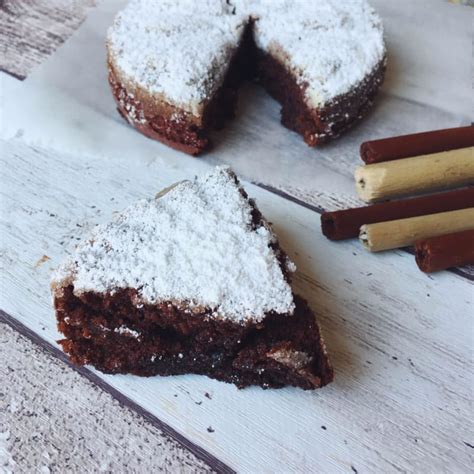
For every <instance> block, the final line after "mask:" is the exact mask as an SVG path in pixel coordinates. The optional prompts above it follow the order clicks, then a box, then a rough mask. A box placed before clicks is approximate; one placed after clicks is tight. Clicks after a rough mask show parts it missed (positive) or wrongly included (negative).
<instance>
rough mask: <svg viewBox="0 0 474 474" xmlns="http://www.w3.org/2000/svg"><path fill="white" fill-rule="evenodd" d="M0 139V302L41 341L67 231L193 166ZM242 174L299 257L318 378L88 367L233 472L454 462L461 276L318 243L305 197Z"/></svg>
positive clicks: (195, 167)
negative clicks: (274, 382)
mask: <svg viewBox="0 0 474 474" xmlns="http://www.w3.org/2000/svg"><path fill="white" fill-rule="evenodd" d="M2 149H3V153H2V159H3V165H2V170H3V171H2V176H1V179H2V182H4V183H6V185H7V186H5V187H3V188H2V194H1V196H0V198H1V203H2V212H1V217H2V220H1V227H0V232H1V234H2V236H3V242H2V244H3V248H2V253H1V261H2V265H3V267H4V268H5V272H4V274H3V276H2V282H1V284H2V288H3V289H4V290H3V292H2V293H3V294H2V295H1V299H0V307H2V308H4V309H5V310H6V311H7V312H9V313H10V314H12V315H14V316H15V317H16V318H18V319H19V320H20V321H22V322H23V323H24V324H26V325H27V326H28V327H30V328H31V329H32V330H34V331H35V332H37V333H39V334H41V335H42V336H43V337H44V338H45V339H46V340H48V341H51V342H53V341H54V340H56V339H57V338H58V334H57V332H56V328H55V321H54V315H53V310H52V308H51V303H50V294H49V288H48V282H49V277H50V273H51V270H52V268H54V267H55V266H56V265H57V264H58V263H59V261H60V260H61V259H62V258H63V257H64V255H65V254H66V253H67V251H68V250H71V249H72V248H73V246H74V243H75V242H76V239H78V238H80V237H81V236H82V235H84V233H86V232H87V231H88V230H90V229H91V228H92V226H93V225H94V224H95V223H98V222H103V221H105V220H107V219H109V218H110V217H111V216H112V214H113V212H114V211H118V210H120V209H122V208H123V207H125V206H126V205H128V204H129V203H130V202H131V201H133V200H134V199H136V198H138V197H143V196H152V195H154V194H155V193H156V191H157V190H159V189H160V188H161V187H164V186H166V185H168V184H170V183H171V182H175V181H178V180H180V179H183V178H185V177H189V176H192V175H194V174H196V173H201V172H203V171H205V170H207V169H208V168H209V167H208V165H207V164H206V163H204V162H203V161H199V160H195V159H192V158H187V159H183V161H182V162H181V164H180V166H179V167H169V166H163V163H162V162H161V161H160V160H155V161H149V160H147V159H140V158H139V157H137V159H136V160H134V163H133V166H130V161H129V160H128V159H122V158H109V159H101V160H97V159H95V158H94V157H85V156H79V155H67V154H62V153H57V152H53V151H44V150H41V149H32V148H29V147H27V146H25V145H23V144H21V143H14V142H10V143H3V145H2ZM246 187H247V189H248V191H249V193H250V195H251V196H254V197H256V198H257V202H258V204H259V206H260V208H261V209H262V211H263V213H264V214H265V215H266V216H267V217H268V218H269V219H270V220H271V221H273V222H274V223H276V226H275V227H276V231H277V233H278V235H279V236H280V238H281V241H282V245H283V246H284V248H285V249H287V250H288V252H289V254H290V257H291V258H293V259H294V260H295V261H296V263H297V265H298V267H299V271H298V273H297V275H296V281H295V284H294V286H295V288H296V290H297V291H298V292H299V293H302V294H303V296H305V297H307V298H308V300H309V301H310V304H311V306H312V307H313V308H314V309H315V311H316V312H317V314H318V315H320V320H321V323H322V328H323V332H324V334H325V336H326V341H327V344H328V348H329V352H330V356H331V357H332V360H333V363H334V365H335V371H336V381H335V382H334V384H332V385H331V386H329V387H327V388H325V389H323V390H320V391H318V392H311V393H308V392H302V391H300V390H296V389H284V390H279V391H278V390H275V391H263V390H261V389H257V388H251V389H248V390H244V391H238V390H237V389H235V387H232V386H229V385H227V384H222V383H219V382H215V381H212V380H209V379H207V378H205V377H198V376H183V377H169V378H160V377H153V378H149V379H141V378H137V377H133V376H106V375H102V374H100V373H98V375H99V376H100V377H101V378H103V379H104V380H105V381H107V383H109V384H110V385H112V386H113V387H115V388H116V389H118V390H119V391H121V392H122V393H124V394H126V395H127V396H128V397H130V398H131V399H133V400H135V401H136V402H137V403H139V404H140V405H141V406H143V407H144V408H145V409H147V410H149V411H150V412H151V413H153V414H155V415H156V416H157V417H159V418H161V419H163V420H164V421H166V422H167V423H169V424H170V425H171V426H172V427H173V428H175V429H177V430H178V431H179V432H181V433H182V434H185V435H186V436H188V437H190V438H191V439H192V440H193V441H195V442H196V443H198V444H200V445H201V446H203V447H205V448H206V449H207V450H209V451H210V452H211V453H212V454H214V455H216V456H217V457H218V458H220V459H222V460H223V461H225V462H226V463H228V464H230V465H231V467H233V468H236V469H238V470H241V471H247V472H248V471H250V472H256V471H257V472H268V471H272V470H273V471H274V470H276V469H285V470H288V471H297V472H304V471H306V472H308V471H311V470H312V469H313V468H314V466H318V468H319V469H320V470H321V471H323V472H351V471H350V470H351V466H352V467H353V468H354V469H356V470H359V471H360V472H364V471H370V472H393V471H416V470H428V471H429V470H431V471H446V470H450V471H451V472H465V471H467V470H468V466H469V465H470V464H471V463H472V462H473V461H474V458H473V450H472V448H470V447H469V444H470V443H471V441H470V437H471V434H472V426H471V424H470V422H469V420H468V419H467V418H466V413H468V411H469V403H470V402H469V400H470V397H471V387H472V377H471V375H470V365H471V363H472V353H471V349H472V342H473V341H472V334H471V333H470V332H469V331H466V328H468V327H471V326H470V325H471V324H472V322H471V314H472V311H473V291H472V289H473V285H472V284H470V283H468V282H466V281H465V280H463V279H461V278H459V277H457V276H455V275H452V274H449V273H443V274H440V275H435V276H430V277H428V276H425V275H422V274H421V273H420V272H419V270H418V269H417V268H416V265H415V263H414V261H413V257H411V256H410V255H408V254H406V253H398V252H394V253H393V254H389V255H383V256H381V257H374V258H370V257H367V255H365V251H362V250H361V248H360V247H359V245H358V244H357V243H356V242H344V243H340V244H334V243H332V242H328V241H326V240H325V239H324V237H322V236H321V235H320V232H319V222H318V219H316V218H315V217H316V215H315V213H314V212H313V211H312V210H309V209H305V208H304V207H302V206H299V205H297V204H294V203H291V202H289V201H287V200H284V199H281V198H279V197H277V196H275V195H273V194H271V193H268V192H266V191H264V190H262V189H260V188H258V187H255V186H252V185H249V184H247V185H246ZM85 190H87V191H85ZM44 255H47V256H48V257H49V259H48V260H45V259H44V257H43V256H44ZM38 262H43V263H39V264H38ZM397 274H402V275H403V279H397V278H395V275H397ZM206 393H208V394H209V396H210V397H211V399H209V398H208V397H207V396H206V395H205V394H206ZM209 427H212V429H213V430H214V431H213V432H212V433H211V432H209V431H208V428H209ZM243 453H245V455H243Z"/></svg>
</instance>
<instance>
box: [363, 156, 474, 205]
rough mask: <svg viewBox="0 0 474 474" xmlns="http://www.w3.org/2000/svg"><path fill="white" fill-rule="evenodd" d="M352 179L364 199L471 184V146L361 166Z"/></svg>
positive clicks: (473, 163) (473, 180) (473, 164)
mask: <svg viewBox="0 0 474 474" xmlns="http://www.w3.org/2000/svg"><path fill="white" fill-rule="evenodd" d="M355 180H356V189H357V192H358V194H359V196H360V197H361V198H362V199H363V200H364V201H367V202H374V201H379V200H383V199H389V198H393V197H400V196H406V195H409V194H419V193H422V192H430V191H435V190H438V189H446V188H451V187H455V186H463V185H466V184H470V183H474V147H469V148H460V149H459V150H451V151H445V152H442V153H434V154H432V155H422V156H416V157H413V158H405V159H402V160H395V161H388V162H386V163H377V164H375V165H366V166H361V167H359V168H357V169H356V171H355Z"/></svg>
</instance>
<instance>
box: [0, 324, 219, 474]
mask: <svg viewBox="0 0 474 474" xmlns="http://www.w3.org/2000/svg"><path fill="white" fill-rule="evenodd" d="M0 360H1V361H2V363H1V364H0V380H2V381H4V382H6V381H7V380H8V383H2V387H1V393H0V471H1V472H5V473H6V472H125V471H128V472H166V473H171V472H177V471H179V472H186V473H195V472H199V473H203V472H212V471H211V469H210V468H209V467H208V466H207V465H206V464H204V463H203V462H202V461H200V460H199V459H198V458H196V457H195V456H194V455H193V454H192V453H190V452H189V451H188V450H187V449H185V448H183V447H182V446H181V445H180V444H179V443H177V442H176V441H175V440H173V439H171V438H169V437H168V436H166V435H164V434H163V433H162V432H160V431H159V430H157V429H156V428H155V427H154V426H152V425H151V424H150V423H148V422H147V421H145V420H144V419H143V418H142V417H140V416H139V415H137V414H136V413H134V412H133V411H131V410H129V409H128V408H126V407H124V406H122V405H121V404H120V403H119V402H118V401H117V400H115V399H113V398H112V397H111V396H110V395H109V394H107V393H105V392H103V391H102V390H101V389H99V388H98V387H97V386H95V385H94V384H92V383H91V382H90V381H88V380H87V379H85V378H84V377H82V376H81V375H80V374H78V373H77V372H75V371H74V370H73V369H71V368H70V367H68V366H67V365H66V364H65V363H64V362H61V361H59V360H58V359H57V358H56V357H54V356H52V355H51V354H48V353H47V352H45V351H44V350H43V349H42V348H40V347H38V346H37V345H35V344H34V343H33V342H31V341H30V340H29V339H27V338H26V337H24V336H22V335H20V334H19V333H17V332H16V331H15V330H14V329H12V328H11V327H9V326H8V325H7V324H5V323H3V322H1V321H0Z"/></svg>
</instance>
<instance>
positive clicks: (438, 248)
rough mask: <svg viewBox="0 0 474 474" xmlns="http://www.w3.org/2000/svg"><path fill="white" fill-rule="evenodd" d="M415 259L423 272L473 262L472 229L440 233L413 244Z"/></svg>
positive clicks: (473, 242) (473, 238)
mask: <svg viewBox="0 0 474 474" xmlns="http://www.w3.org/2000/svg"><path fill="white" fill-rule="evenodd" d="M415 259H416V263H417V265H418V268H419V269H420V270H421V271H423V272H427V273H430V272H437V271H439V270H444V269H446V268H450V267H460V266H462V265H468V264H472V263H474V230H465V231H464V232H456V233H454V234H447V235H441V236H439V237H432V238H430V239H426V240H420V241H418V242H417V243H416V244H415Z"/></svg>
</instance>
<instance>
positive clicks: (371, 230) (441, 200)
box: [321, 126, 474, 272]
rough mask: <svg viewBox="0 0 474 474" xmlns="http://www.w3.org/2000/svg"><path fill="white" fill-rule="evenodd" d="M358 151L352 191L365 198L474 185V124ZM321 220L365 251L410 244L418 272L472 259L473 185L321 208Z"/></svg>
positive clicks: (327, 231) (327, 230)
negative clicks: (358, 163)
mask: <svg viewBox="0 0 474 474" xmlns="http://www.w3.org/2000/svg"><path fill="white" fill-rule="evenodd" d="M360 155H361V158H362V160H363V161H364V162H365V163H366V165H365V166H361V167H359V168H357V169H356V171H355V180H356V189H357V191H358V194H359V196H360V197H361V198H362V199H363V200H365V201H367V202H370V203H372V202H377V201H383V200H386V199H391V198H400V197H405V196H409V195H413V194H421V193H432V192H433V191H439V190H443V189H449V188H453V187H461V186H470V185H473V184H474V126H467V127H461V128H452V129H446V130H436V131H432V132H424V133H417V134H412V135H404V136H400V137H392V138H385V139H381V140H374V141H369V142H365V143H363V144H362V145H361V148H360ZM321 224H322V231H323V234H324V235H325V236H326V237H327V238H329V239H331V240H343V239H349V238H353V237H357V236H358V237H359V239H360V240H361V242H362V243H363V245H364V246H365V247H366V248H367V249H368V250H370V251H372V252H378V251H381V250H388V249H394V248H400V247H407V246H411V245H414V246H415V256H416V262H417V264H418V267H419V268H420V269H421V270H422V271H424V272H433V271H438V270H442V269H445V268H449V267H452V266H460V265H465V264H470V263H474V187H464V188H462V189H457V190H454V191H446V192H441V193H436V194H429V195H427V196H421V197H412V198H409V199H400V200H395V201H388V202H381V203H378V204H373V205H371V206H366V207H359V208H354V209H347V210H343V211H335V212H326V213H324V214H322V216H321Z"/></svg>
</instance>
